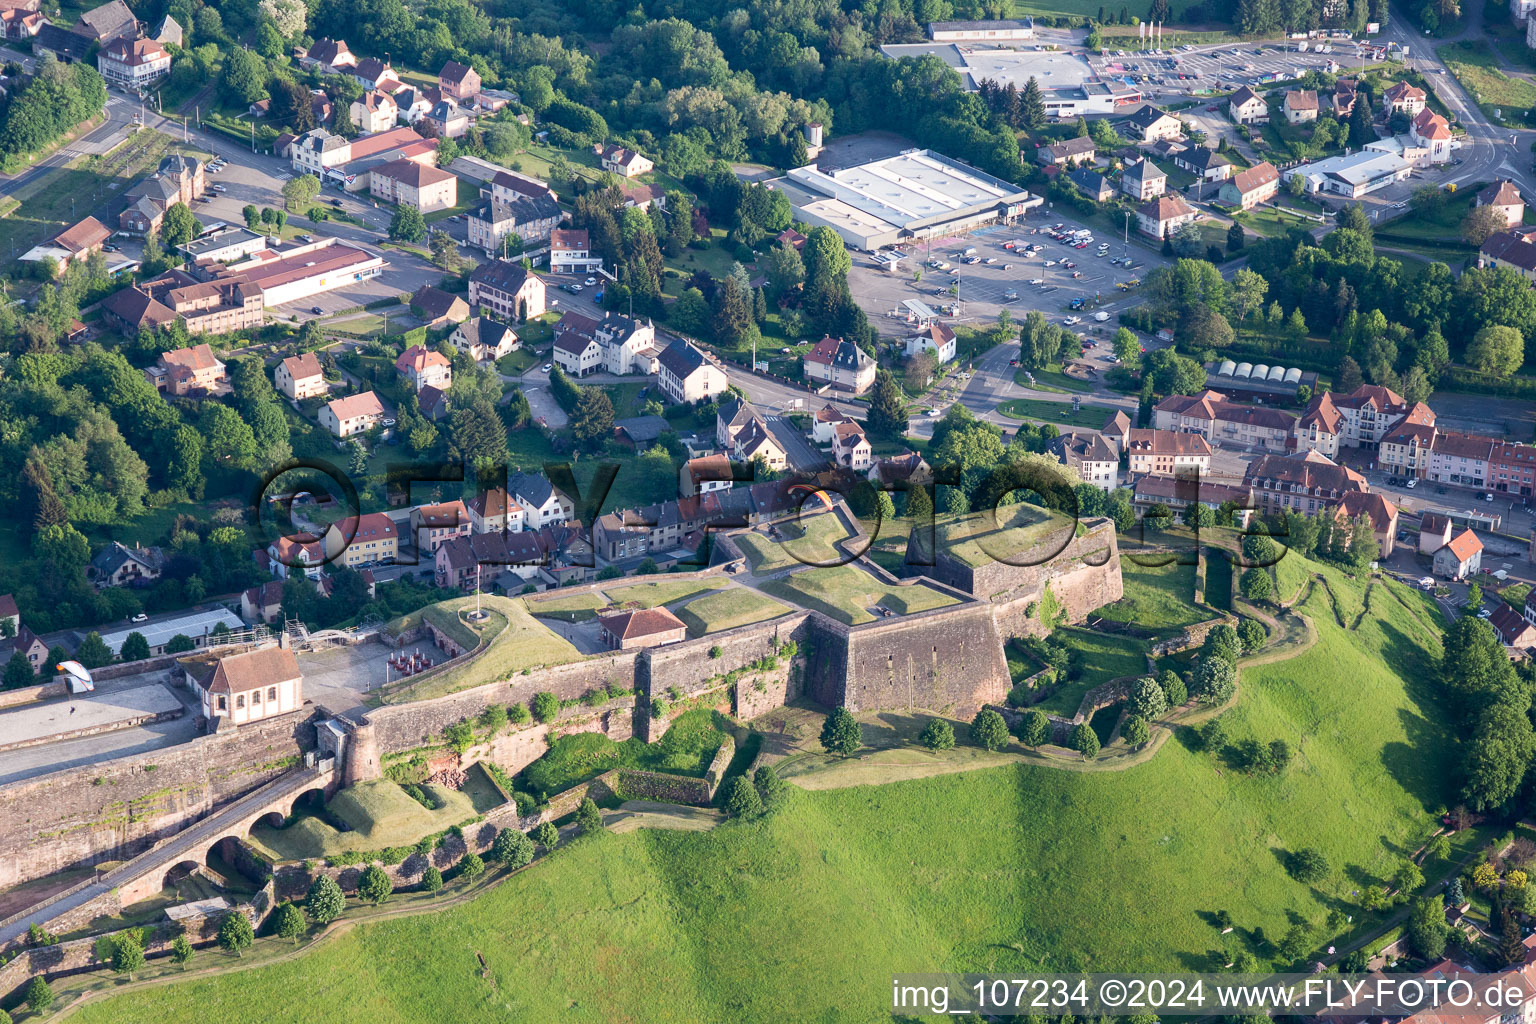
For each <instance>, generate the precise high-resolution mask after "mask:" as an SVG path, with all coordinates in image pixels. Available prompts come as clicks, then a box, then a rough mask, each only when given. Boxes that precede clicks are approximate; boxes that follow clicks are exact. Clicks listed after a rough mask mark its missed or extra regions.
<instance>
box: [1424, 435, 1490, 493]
mask: <svg viewBox="0 0 1536 1024" xmlns="http://www.w3.org/2000/svg"><path fill="white" fill-rule="evenodd" d="M1494 443H1495V442H1494V440H1493V438H1491V437H1483V436H1481V435H1479V434H1463V433H1459V432H1457V431H1437V432H1436V434H1435V440H1434V445H1433V447H1432V448H1431V449H1430V452H1429V473H1428V479H1429V480H1431V481H1433V482H1434V483H1442V484H1454V485H1456V486H1458V487H1474V488H1476V489H1478V490H1484V489H1485V488H1487V486H1488V468H1489V467H1488V463H1489V460H1490V459H1491V458H1492V456H1493V446H1494Z"/></svg>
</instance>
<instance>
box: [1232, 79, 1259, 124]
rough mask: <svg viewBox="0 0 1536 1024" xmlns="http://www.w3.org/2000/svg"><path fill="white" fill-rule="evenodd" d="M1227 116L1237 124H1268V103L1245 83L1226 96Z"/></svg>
mask: <svg viewBox="0 0 1536 1024" xmlns="http://www.w3.org/2000/svg"><path fill="white" fill-rule="evenodd" d="M1227 116H1228V117H1230V118H1231V119H1232V120H1233V121H1235V122H1236V123H1238V124H1268V123H1269V104H1268V103H1266V102H1265V100H1264V97H1262V96H1260V95H1259V94H1258V93H1256V92H1254V91H1253V90H1252V89H1250V88H1249V87H1248V86H1246V85H1245V86H1243V87H1242V88H1240V89H1238V90H1237V91H1236V92H1234V93H1233V94H1232V95H1231V96H1229V97H1227Z"/></svg>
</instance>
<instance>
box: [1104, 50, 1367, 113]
mask: <svg viewBox="0 0 1536 1024" xmlns="http://www.w3.org/2000/svg"><path fill="white" fill-rule="evenodd" d="M1320 42H1321V44H1322V45H1324V46H1325V47H1329V49H1325V50H1324V51H1323V52H1318V51H1316V50H1315V49H1313V48H1312V46H1311V45H1310V44H1309V46H1308V49H1307V51H1306V52H1301V51H1298V50H1296V49H1295V46H1294V44H1292V45H1287V46H1285V47H1281V46H1278V45H1273V44H1271V45H1264V46H1253V45H1243V46H1232V45H1231V44H1225V45H1222V46H1214V47H1212V46H1206V47H1181V48H1178V49H1165V50H1161V51H1157V50H1152V51H1145V52H1140V53H1133V52H1130V51H1115V52H1113V53H1109V52H1106V53H1105V54H1104V55H1102V56H1098V55H1091V56H1090V57H1089V61H1088V62H1089V64H1090V65H1092V67H1093V69H1094V71H1095V72H1097V73H1098V74H1099V75H1100V76H1101V77H1103V78H1107V79H1118V80H1121V81H1124V82H1127V83H1128V84H1131V85H1139V86H1141V87H1142V89H1143V90H1144V91H1145V92H1146V94H1147V96H1148V98H1149V99H1153V100H1157V101H1160V102H1169V101H1172V100H1177V99H1179V98H1181V97H1196V96H1199V95H1203V94H1205V93H1207V92H1209V91H1211V90H1213V89H1221V90H1229V89H1233V88H1236V87H1237V86H1239V85H1259V84H1262V83H1264V82H1266V81H1268V82H1273V81H1279V80H1284V79H1294V78H1299V77H1300V76H1301V75H1303V74H1305V73H1306V72H1308V71H1330V70H1331V71H1334V72H1339V73H1347V72H1349V71H1350V70H1351V69H1352V68H1353V69H1355V70H1358V69H1359V68H1360V57H1359V56H1358V53H1357V51H1356V48H1355V45H1354V44H1353V43H1352V42H1349V41H1348V40H1340V41H1338V45H1332V44H1329V43H1327V42H1326V41H1320ZM1371 63H1372V62H1371V61H1370V60H1369V59H1367V61H1366V65H1367V66H1369V65H1370V64H1371Z"/></svg>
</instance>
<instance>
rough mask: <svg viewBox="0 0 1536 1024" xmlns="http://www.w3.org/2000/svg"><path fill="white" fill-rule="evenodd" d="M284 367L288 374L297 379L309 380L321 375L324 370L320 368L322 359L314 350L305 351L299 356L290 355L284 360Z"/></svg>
mask: <svg viewBox="0 0 1536 1024" xmlns="http://www.w3.org/2000/svg"><path fill="white" fill-rule="evenodd" d="M283 369H285V370H287V371H288V376H290V377H292V378H293V379H294V380H295V381H301V380H308V379H309V378H311V377H320V376H323V375H324V371H323V370H321V368H320V359H319V357H317V356H316V355H315V354H314V353H313V352H305V353H304V354H303V355H299V356H289V357H288V358H287V359H284V360H283Z"/></svg>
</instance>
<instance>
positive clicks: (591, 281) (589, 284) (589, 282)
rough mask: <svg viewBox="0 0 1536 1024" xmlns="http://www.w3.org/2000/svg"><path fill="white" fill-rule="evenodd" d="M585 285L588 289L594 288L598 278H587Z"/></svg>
mask: <svg viewBox="0 0 1536 1024" xmlns="http://www.w3.org/2000/svg"><path fill="white" fill-rule="evenodd" d="M583 283H584V284H585V285H586V286H587V287H588V288H590V287H592V286H593V285H595V284H597V278H595V277H589V278H587V279H586V281H584V282H583Z"/></svg>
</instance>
